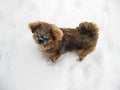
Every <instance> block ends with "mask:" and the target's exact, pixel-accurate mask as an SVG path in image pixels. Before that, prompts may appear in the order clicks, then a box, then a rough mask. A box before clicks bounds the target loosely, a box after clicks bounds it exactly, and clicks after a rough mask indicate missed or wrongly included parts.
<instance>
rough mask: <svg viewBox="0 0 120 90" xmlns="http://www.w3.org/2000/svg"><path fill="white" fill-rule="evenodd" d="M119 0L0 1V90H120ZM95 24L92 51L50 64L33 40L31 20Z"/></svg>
mask: <svg viewBox="0 0 120 90" xmlns="http://www.w3.org/2000/svg"><path fill="white" fill-rule="evenodd" d="M119 5H120V1H119V0H99V1H98V0H0V90H120V77H119V76H120V55H119V54H120V42H119V41H120V36H119V33H120V31H119V26H120V25H119V24H120V18H119V16H120V11H119ZM36 20H41V21H45V22H49V23H54V24H56V25H58V26H60V27H76V26H77V25H78V24H79V23H80V22H83V21H90V22H94V23H96V24H97V25H98V27H99V29H100V31H99V40H98V44H97V48H96V50H95V52H93V53H91V54H90V55H88V56H87V57H86V58H85V59H84V60H83V61H82V62H78V61H76V59H77V58H78V57H77V55H76V54H75V53H66V54H64V55H63V56H62V57H61V59H60V60H59V61H58V62H56V63H53V62H51V61H50V60H49V59H48V57H47V56H45V55H44V54H42V53H41V52H40V51H39V50H38V47H37V45H36V44H35V43H34V41H33V39H32V33H31V32H30V30H29V28H28V24H29V23H30V22H33V21H36Z"/></svg>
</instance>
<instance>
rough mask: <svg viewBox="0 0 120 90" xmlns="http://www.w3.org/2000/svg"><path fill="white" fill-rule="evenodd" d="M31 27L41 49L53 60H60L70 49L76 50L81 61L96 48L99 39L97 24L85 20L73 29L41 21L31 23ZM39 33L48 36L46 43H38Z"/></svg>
mask: <svg viewBox="0 0 120 90" xmlns="http://www.w3.org/2000/svg"><path fill="white" fill-rule="evenodd" d="M29 27H30V29H31V31H32V33H33V38H34V40H35V42H36V43H37V44H38V46H39V49H40V51H42V52H43V53H45V54H46V55H48V56H49V57H50V58H51V60H52V61H56V60H58V59H59V57H60V56H61V55H62V54H63V53H65V52H69V51H74V52H76V53H77V54H78V56H79V60H80V61H81V60H82V59H83V58H84V57H85V56H87V55H88V54H89V53H91V52H92V51H93V50H94V49H95V47H96V43H97V39H98V28H97V26H96V25H95V24H93V23H89V22H83V23H81V24H80V25H79V26H78V27H76V28H73V29H72V28H58V27H57V26H55V25H53V24H48V23H45V22H40V21H37V22H34V23H30V24H29ZM43 32H45V33H43ZM38 35H43V36H46V37H48V41H47V43H46V44H45V45H41V44H40V43H38V41H37V39H38Z"/></svg>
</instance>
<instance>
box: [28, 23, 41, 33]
mask: <svg viewBox="0 0 120 90" xmlns="http://www.w3.org/2000/svg"><path fill="white" fill-rule="evenodd" d="M41 23H42V22H40V21H36V22H33V23H30V24H29V28H30V29H31V32H32V33H34V32H35V30H36V29H38V28H40V27H41Z"/></svg>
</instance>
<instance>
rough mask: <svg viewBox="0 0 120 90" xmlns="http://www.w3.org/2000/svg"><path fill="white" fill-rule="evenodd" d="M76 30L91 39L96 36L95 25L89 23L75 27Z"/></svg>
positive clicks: (96, 29)
mask: <svg viewBox="0 0 120 90" xmlns="http://www.w3.org/2000/svg"><path fill="white" fill-rule="evenodd" d="M77 30H79V31H80V33H81V34H84V35H88V36H89V37H92V38H94V37H97V36H98V28H97V25H96V24H93V23H91V22H83V23H80V25H79V26H78V27H77Z"/></svg>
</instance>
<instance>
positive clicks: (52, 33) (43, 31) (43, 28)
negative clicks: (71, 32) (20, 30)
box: [29, 21, 63, 45]
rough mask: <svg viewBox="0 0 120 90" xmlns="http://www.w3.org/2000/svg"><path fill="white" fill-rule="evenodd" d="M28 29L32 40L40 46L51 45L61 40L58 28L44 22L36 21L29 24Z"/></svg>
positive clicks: (60, 32)
mask: <svg viewBox="0 0 120 90" xmlns="http://www.w3.org/2000/svg"><path fill="white" fill-rule="evenodd" d="M29 27H30V29H31V31H32V33H33V38H34V39H35V41H36V42H37V43H38V44H40V45H47V44H49V43H53V42H54V41H55V40H58V39H61V38H62V35H63V33H62V31H61V30H60V29H59V28H57V27H56V26H54V25H52V24H48V23H45V22H39V21H37V22H34V23H30V24H29ZM56 35H57V36H56ZM60 36H61V37H60ZM58 37H60V38H58Z"/></svg>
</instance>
